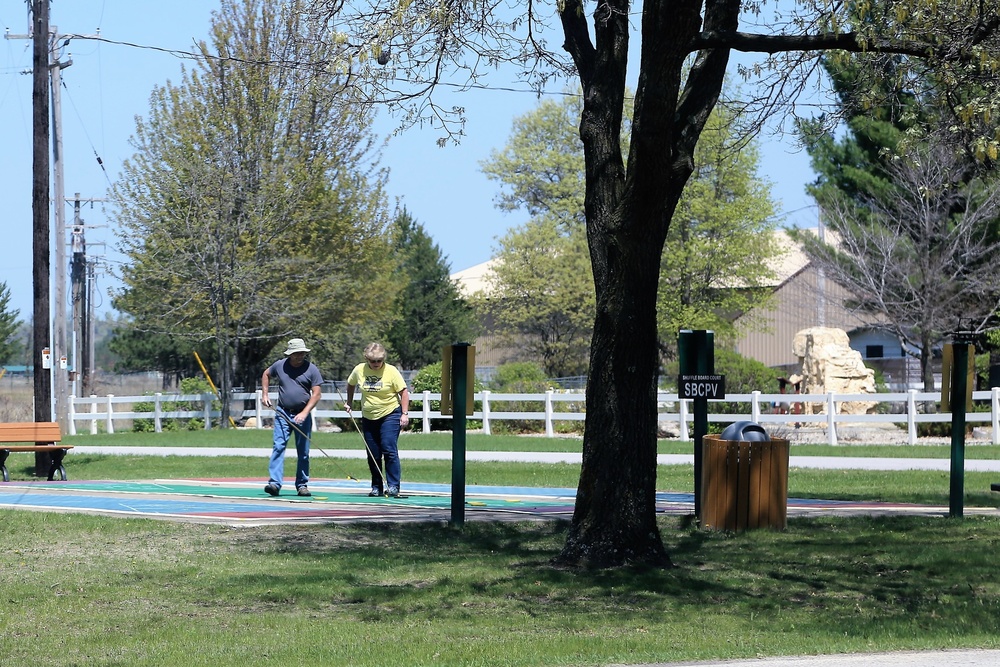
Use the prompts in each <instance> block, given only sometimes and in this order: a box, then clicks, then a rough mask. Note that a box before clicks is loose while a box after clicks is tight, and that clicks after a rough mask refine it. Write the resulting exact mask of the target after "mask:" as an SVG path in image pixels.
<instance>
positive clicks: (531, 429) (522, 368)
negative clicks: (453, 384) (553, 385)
mask: <svg viewBox="0 0 1000 667" xmlns="http://www.w3.org/2000/svg"><path fill="white" fill-rule="evenodd" d="M490 385H491V389H492V390H493V391H497V392H501V393H505V394H539V393H544V392H545V391H546V390H548V388H549V383H548V380H547V378H546V377H545V371H543V370H542V368H541V367H540V366H538V365H537V364H533V363H531V362H527V361H519V362H514V363H510V364H502V365H500V366H497V369H496V373H495V374H494V376H493V381H492V382H491V383H490ZM490 406H491V408H492V409H493V410H496V411H497V412H529V411H536V412H537V411H538V402H537V401H530V402H529V401H497V402H496V403H492V402H491V403H490ZM493 430H494V431H496V432H497V433H541V432H542V431H544V430H545V424H544V422H541V421H536V420H528V419H504V420H502V421H497V422H496V426H495V427H494V428H493Z"/></svg>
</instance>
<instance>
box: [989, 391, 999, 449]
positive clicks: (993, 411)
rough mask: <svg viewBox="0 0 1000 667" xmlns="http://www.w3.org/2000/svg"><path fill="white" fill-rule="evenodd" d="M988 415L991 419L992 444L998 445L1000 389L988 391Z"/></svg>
mask: <svg viewBox="0 0 1000 667" xmlns="http://www.w3.org/2000/svg"><path fill="white" fill-rule="evenodd" d="M990 415H991V417H992V418H993V444H994V445H1000V387H992V388H991V389H990Z"/></svg>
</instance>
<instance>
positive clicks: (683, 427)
mask: <svg viewBox="0 0 1000 667" xmlns="http://www.w3.org/2000/svg"><path fill="white" fill-rule="evenodd" d="M677 405H678V410H677V414H678V419H680V433H679V434H678V436H677V437H679V438H680V440H681V442H687V441H688V440H690V439H691V436H690V435H689V434H688V407H687V401H685V400H684V399H683V398H679V399H677Z"/></svg>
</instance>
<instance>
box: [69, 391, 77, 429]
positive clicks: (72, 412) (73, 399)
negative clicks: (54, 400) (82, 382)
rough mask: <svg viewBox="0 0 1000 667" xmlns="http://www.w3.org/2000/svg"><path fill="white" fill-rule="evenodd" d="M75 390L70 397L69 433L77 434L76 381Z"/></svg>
mask: <svg viewBox="0 0 1000 667" xmlns="http://www.w3.org/2000/svg"><path fill="white" fill-rule="evenodd" d="M73 384H74V391H73V392H72V393H71V394H70V397H69V434H70V435H76V405H75V404H76V390H75V385H76V383H75V382H74V383H73Z"/></svg>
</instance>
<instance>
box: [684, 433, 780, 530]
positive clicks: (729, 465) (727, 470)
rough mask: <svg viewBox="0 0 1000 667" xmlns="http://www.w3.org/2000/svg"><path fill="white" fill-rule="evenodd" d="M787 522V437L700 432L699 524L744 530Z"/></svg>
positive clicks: (770, 526)
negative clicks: (757, 439) (743, 437)
mask: <svg viewBox="0 0 1000 667" xmlns="http://www.w3.org/2000/svg"><path fill="white" fill-rule="evenodd" d="M787 523H788V440H784V439H781V438H774V439H772V440H770V441H769V442H746V441H735V440H722V439H721V438H719V436H715V435H705V436H703V437H702V468H701V525H702V527H704V528H709V529H712V530H729V531H734V532H742V531H744V530H747V529H751V528H777V529H779V530H780V529H784V528H785V527H786V525H787Z"/></svg>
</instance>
